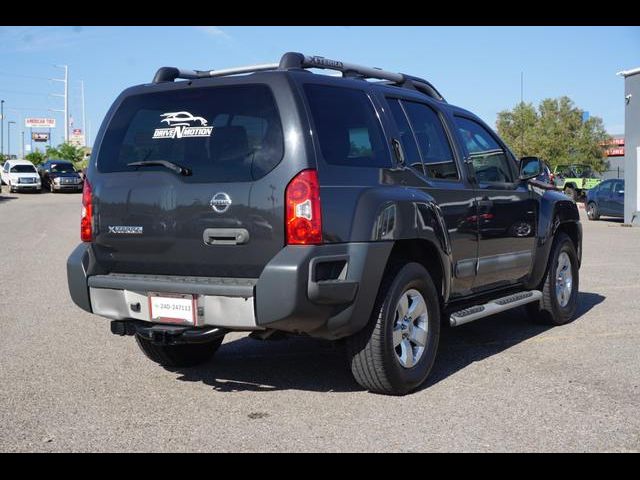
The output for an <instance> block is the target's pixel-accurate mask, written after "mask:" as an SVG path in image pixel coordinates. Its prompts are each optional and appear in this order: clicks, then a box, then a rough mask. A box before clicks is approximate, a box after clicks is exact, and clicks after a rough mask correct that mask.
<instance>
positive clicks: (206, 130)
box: [153, 111, 213, 139]
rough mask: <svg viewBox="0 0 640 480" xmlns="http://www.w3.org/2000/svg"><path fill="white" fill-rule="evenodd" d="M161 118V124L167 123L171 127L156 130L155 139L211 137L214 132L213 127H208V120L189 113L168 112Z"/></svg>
mask: <svg viewBox="0 0 640 480" xmlns="http://www.w3.org/2000/svg"><path fill="white" fill-rule="evenodd" d="M160 117H162V120H160V122H161V123H166V124H167V125H169V127H164V128H156V129H155V130H154V132H153V139H159V138H172V139H173V138H193V137H210V136H211V133H212V132H213V127H209V126H207V125H208V123H209V122H208V121H207V120H206V119H204V118H203V117H196V116H194V115H192V114H191V113H189V112H185V111H182V112H167V113H163V114H161V115H160Z"/></svg>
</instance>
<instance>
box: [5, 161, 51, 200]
mask: <svg viewBox="0 0 640 480" xmlns="http://www.w3.org/2000/svg"><path fill="white" fill-rule="evenodd" d="M0 175H1V177H2V183H3V184H4V185H9V190H10V191H11V192H12V193H13V192H17V191H32V192H38V193H40V191H41V190H42V185H41V183H40V177H39V176H38V171H37V170H36V167H34V166H33V163H31V162H30V161H29V160H7V161H6V162H4V165H3V166H2V170H1V172H0Z"/></svg>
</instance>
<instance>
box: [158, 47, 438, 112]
mask: <svg viewBox="0 0 640 480" xmlns="http://www.w3.org/2000/svg"><path fill="white" fill-rule="evenodd" d="M307 68H318V69H325V70H335V71H338V72H342V76H343V77H352V78H360V79H379V80H383V81H385V84H389V85H395V86H398V87H403V88H410V89H413V90H416V91H419V92H421V93H424V94H425V95H428V96H430V97H432V98H435V99H437V100H439V101H442V102H444V101H445V99H444V98H443V97H442V95H441V94H440V92H438V90H437V89H436V88H435V87H434V86H433V85H432V84H431V83H429V82H428V81H427V80H424V79H423V78H419V77H414V76H412V75H407V74H405V73H394V72H388V71H386V70H382V69H380V68H375V67H364V66H362V65H356V64H354V63H347V62H342V61H339V60H331V59H328V58H325V57H319V56H309V55H303V54H302V53H297V52H287V53H285V54H284V55H283V56H282V58H281V59H280V63H266V64H260V65H248V66H245V67H237V68H226V69H222V70H184V69H180V68H175V67H162V68H160V69H158V71H157V72H156V74H155V76H154V77H153V83H159V82H173V81H174V80H176V79H178V78H180V79H186V80H188V79H196V78H210V77H222V76H227V75H238V74H243V73H253V72H261V71H266V70H292V69H300V70H304V69H307Z"/></svg>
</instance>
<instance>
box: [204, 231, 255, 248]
mask: <svg viewBox="0 0 640 480" xmlns="http://www.w3.org/2000/svg"><path fill="white" fill-rule="evenodd" d="M202 239H203V240H204V243H206V244H207V245H243V244H245V243H247V242H248V241H249V231H248V230H247V229H246V228H207V229H205V231H204V232H202Z"/></svg>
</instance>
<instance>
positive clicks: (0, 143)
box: [0, 100, 4, 155]
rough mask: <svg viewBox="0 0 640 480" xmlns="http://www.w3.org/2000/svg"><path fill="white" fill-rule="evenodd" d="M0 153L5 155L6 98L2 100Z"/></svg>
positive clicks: (0, 103) (0, 108)
mask: <svg viewBox="0 0 640 480" xmlns="http://www.w3.org/2000/svg"><path fill="white" fill-rule="evenodd" d="M0 154H1V155H4V100H0Z"/></svg>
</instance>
